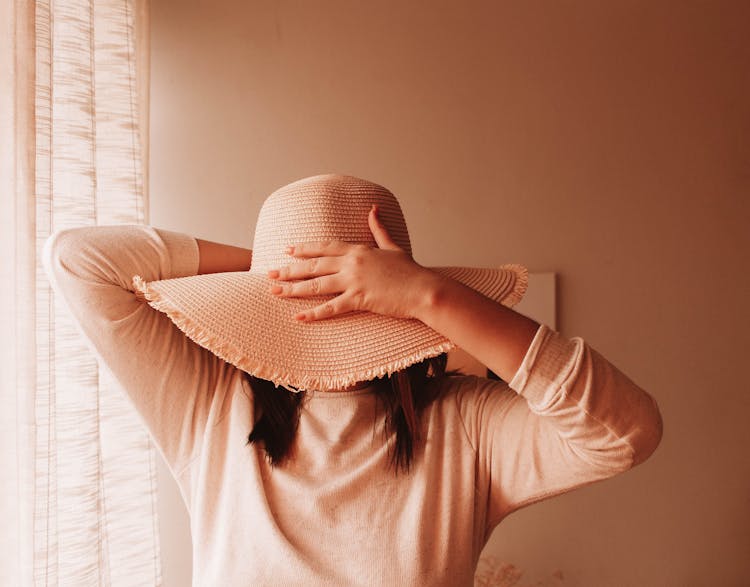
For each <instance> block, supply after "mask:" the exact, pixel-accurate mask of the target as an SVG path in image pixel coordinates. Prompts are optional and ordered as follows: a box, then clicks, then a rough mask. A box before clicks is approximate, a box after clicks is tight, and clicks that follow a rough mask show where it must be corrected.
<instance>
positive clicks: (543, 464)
mask: <svg viewBox="0 0 750 587" xmlns="http://www.w3.org/2000/svg"><path fill="white" fill-rule="evenodd" d="M469 387H474V389H473V390H472V392H471V393H459V395H458V399H457V401H458V402H459V411H460V413H461V417H462V419H463V421H464V426H465V429H466V433H467V435H468V436H469V440H470V442H471V443H472V445H473V446H474V449H475V451H476V454H477V460H478V465H477V466H478V468H479V476H478V479H480V481H479V482H480V483H486V484H487V485H488V486H486V487H484V488H483V489H484V490H485V491H483V492H482V493H484V494H486V495H488V500H489V502H488V503H487V504H486V506H487V515H486V517H485V519H486V520H487V530H488V531H489V530H491V529H492V528H493V527H494V526H495V525H497V524H498V523H499V522H500V521H501V520H502V519H503V518H504V517H505V516H507V515H508V514H510V513H511V512H513V511H515V510H517V509H519V508H522V507H525V506H527V505H531V504H533V503H535V502H538V501H541V500H543V499H546V498H549V497H553V496H555V495H559V494H561V493H564V492H567V491H570V490H573V489H575V488H578V487H581V486H584V485H588V484H591V483H594V482H596V481H600V480H603V479H607V478H609V477H613V476H614V475H617V474H618V473H621V472H624V471H626V470H628V469H630V468H632V467H633V466H635V465H637V464H639V463H641V462H643V461H644V460H646V459H647V458H648V457H649V456H650V455H651V454H652V453H653V452H654V450H655V449H656V447H657V446H658V444H659V442H660V440H661V436H662V419H661V414H660V412H659V408H658V406H657V404H656V401H655V400H654V398H653V397H651V396H650V395H649V394H648V393H646V392H645V391H644V390H642V389H641V388H640V387H638V386H637V385H636V384H635V383H633V381H631V380H630V379H629V378H628V377H627V376H625V375H624V374H623V373H622V372H620V371H619V370H618V369H617V368H616V367H615V366H614V365H612V364H611V363H610V362H609V361H607V360H606V359H605V358H604V357H603V356H602V355H600V354H599V353H598V352H597V351H595V350H594V349H592V348H591V347H590V346H589V345H588V344H587V343H586V342H584V341H583V340H582V339H581V338H572V339H567V338H565V337H563V336H562V335H561V334H560V333H558V332H556V331H554V330H552V329H550V328H549V327H548V326H546V325H544V324H542V325H541V326H540V327H539V329H538V330H537V332H536V335H535V337H534V339H533V341H532V343H531V345H530V346H529V349H528V351H527V353H526V356H525V357H524V359H523V361H522V363H521V366H520V367H519V369H518V371H517V372H516V374H515V375H514V377H513V379H512V380H511V381H510V382H509V383H508V384H507V385H506V384H503V383H500V382H497V381H492V380H489V379H482V378H476V380H475V385H473V386H469ZM477 387H478V388H479V389H476V388H477Z"/></svg>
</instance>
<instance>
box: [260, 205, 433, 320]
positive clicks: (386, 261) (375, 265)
mask: <svg viewBox="0 0 750 587" xmlns="http://www.w3.org/2000/svg"><path fill="white" fill-rule="evenodd" d="M367 220H368V223H369V225H370V231H371V232H372V234H373V236H374V237H375V242H376V243H377V244H378V246H377V247H369V246H367V245H363V244H352V243H347V242H344V241H327V242H309V243H300V244H297V243H295V244H293V245H292V250H291V251H289V250H287V252H288V253H289V254H290V255H292V256H293V257H298V258H303V259H308V261H307V262H305V263H292V264H291V265H286V266H284V267H280V268H279V269H272V270H270V271H269V272H268V277H270V278H272V279H278V280H279V281H282V282H283V281H285V280H303V281H299V282H298V283H278V284H274V285H272V286H271V293H273V294H276V295H278V296H279V297H305V296H318V295H327V294H334V295H335V294H338V295H337V296H336V297H335V298H333V299H331V300H329V301H327V302H326V303H324V304H321V305H319V306H315V307H314V308H311V309H309V310H307V311H305V312H301V313H299V314H297V315H296V316H295V318H296V319H297V320H305V321H311V320H319V319H325V318H331V317H333V316H336V315H338V314H345V313H346V312H352V311H357V310H364V311H368V312H375V313H377V314H384V315H387V316H393V317H396V318H416V317H417V314H418V310H419V308H420V306H421V305H422V304H423V303H425V302H426V301H427V300H429V296H430V288H431V287H432V286H433V285H434V284H435V283H436V280H437V279H439V278H440V276H439V274H437V273H435V272H433V271H431V270H429V269H427V268H426V267H423V266H421V265H419V264H418V263H416V262H415V261H414V260H413V259H412V258H411V256H410V255H409V253H407V252H406V251H405V250H403V249H402V248H401V247H399V246H398V245H397V244H396V243H394V242H393V240H392V239H391V237H390V235H389V234H388V232H387V230H386V229H385V227H384V226H383V225H382V224H381V223H380V220H379V219H378V217H377V207H376V206H373V207H372V208H371V209H370V214H369V216H368V218H367Z"/></svg>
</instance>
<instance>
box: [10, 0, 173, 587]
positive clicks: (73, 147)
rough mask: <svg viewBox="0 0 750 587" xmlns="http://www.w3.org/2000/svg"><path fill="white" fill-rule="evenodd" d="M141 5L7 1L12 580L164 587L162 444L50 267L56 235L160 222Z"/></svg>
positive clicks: (107, 0) (98, 0)
mask: <svg viewBox="0 0 750 587" xmlns="http://www.w3.org/2000/svg"><path fill="white" fill-rule="evenodd" d="M138 8H141V9H142V8H143V4H142V3H140V2H139V4H138V6H137V5H136V0H65V1H60V0H58V1H55V0H38V1H37V2H36V5H34V3H33V2H26V1H22V0H15V1H8V0H4V2H3V5H2V14H0V16H2V25H0V26H2V27H3V29H2V30H0V35H1V36H2V40H0V43H2V45H1V46H0V48H1V49H2V57H0V60H2V65H3V67H2V70H0V71H2V73H1V75H2V80H0V83H2V87H3V88H8V89H9V90H8V91H3V92H2V94H3V96H2V98H1V99H0V123H1V125H2V126H1V128H2V151H1V152H0V158H1V159H2V162H1V163H0V165H1V167H0V182H2V183H0V189H2V194H3V200H2V205H3V207H2V211H3V213H2V220H0V232H2V235H1V236H0V246H1V247H2V254H0V259H1V261H0V279H2V283H3V287H2V288H0V308H1V309H0V327H1V328H2V331H3V333H4V334H5V337H6V341H8V342H10V344H5V345H3V348H2V352H1V355H0V372H2V374H1V375H0V382H1V383H2V388H1V393H2V396H1V398H0V399H1V400H2V402H3V405H4V407H5V408H7V409H4V410H2V416H0V418H1V419H0V424H1V425H2V429H1V432H0V440H1V441H2V444H1V445H0V467H2V469H1V470H2V471H3V476H2V480H1V484H0V488H1V489H2V497H3V499H2V500H0V501H2V502H3V503H2V506H0V516H2V517H0V524H2V536H1V538H0V549H1V550H0V584H2V585H75V586H83V585H138V586H144V585H158V584H160V583H161V568H160V560H159V540H158V519H157V516H156V472H155V458H156V455H155V452H154V449H153V447H152V445H151V444H150V442H149V439H148V437H147V435H146V433H145V430H144V428H143V427H142V425H141V422H140V420H139V419H138V417H137V416H136V413H135V411H134V410H133V409H132V407H131V405H130V404H129V403H128V400H127V399H126V396H125V395H124V394H123V393H121V392H120V391H119V390H118V389H117V385H116V383H115V382H114V381H113V379H112V378H111V377H110V376H109V373H108V372H107V371H106V370H105V369H104V368H102V367H100V366H99V364H98V362H97V359H96V357H95V355H94V354H93V352H92V351H91V349H90V348H89V346H88V343H87V342H86V341H85V339H84V338H83V336H82V335H81V334H80V332H79V330H78V327H77V325H76V324H74V323H73V322H72V321H71V319H70V318H69V317H68V314H67V311H66V308H65V306H64V304H63V301H62V300H60V299H56V298H55V296H53V295H52V292H51V290H50V288H49V284H48V282H47V279H46V276H45V274H44V271H43V269H42V266H41V251H42V247H43V245H44V242H45V240H46V238H47V236H48V235H49V234H50V233H51V232H52V231H55V230H58V229H62V228H68V227H74V226H87V225H103V224H124V223H128V224H129V223H144V222H147V221H148V218H147V215H146V201H145V196H144V175H143V168H142V152H143V145H142V143H141V140H142V138H143V136H142V134H141V133H144V134H145V128H144V126H143V124H142V121H143V120H144V116H143V104H142V103H140V104H139V100H138V92H139V89H140V90H141V91H144V88H145V87H146V86H144V85H143V82H144V79H147V77H144V76H143V75H142V74H143V69H142V66H143V61H142V60H140V59H138V58H137V57H138V55H137V53H136V50H137V47H138V43H137V42H136V34H137V33H138V34H139V35H142V37H143V38H145V35H143V30H142V29H141V30H136V22H137V23H138V25H139V26H144V27H145V26H146V25H147V21H146V20H144V19H143V18H141V17H139V18H136V14H135V11H136V9H138ZM143 13H144V12H143V11H142V10H141V12H140V16H142V15H143ZM139 38H140V37H139ZM139 66H141V71H140V72H139V71H138V67H139ZM10 90H13V91H10Z"/></svg>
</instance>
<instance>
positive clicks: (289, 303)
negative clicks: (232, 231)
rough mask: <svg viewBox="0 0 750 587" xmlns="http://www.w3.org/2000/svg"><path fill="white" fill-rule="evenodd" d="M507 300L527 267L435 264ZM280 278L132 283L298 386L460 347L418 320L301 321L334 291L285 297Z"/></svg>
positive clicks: (256, 367)
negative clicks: (277, 290) (277, 286)
mask: <svg viewBox="0 0 750 587" xmlns="http://www.w3.org/2000/svg"><path fill="white" fill-rule="evenodd" d="M430 269H432V270H433V271H436V272H438V273H440V274H442V275H445V276H448V277H451V278H453V279H456V280H457V281H459V282H461V283H463V284H465V285H467V286H469V287H471V288H472V289H474V290H476V291H478V292H479V293H481V294H483V295H485V296H487V297H488V298H490V299H493V300H495V301H497V302H499V303H501V304H503V305H505V306H508V307H511V306H514V305H515V304H516V303H518V302H519V301H520V300H521V298H522V297H523V295H524V294H525V292H526V288H527V284H528V271H527V269H526V268H525V267H523V266H522V265H517V264H506V265H502V266H500V267H498V268H494V269H483V268H467V267H430ZM272 283H274V281H273V280H271V279H269V278H268V277H266V276H265V275H259V274H255V273H252V272H249V271H241V272H229V273H211V274H205V275H193V276H189V277H179V278H175V279H165V280H160V281H152V282H148V283H147V282H145V281H143V279H142V278H141V277H140V276H137V275H136V276H134V277H133V287H134V288H135V290H136V292H138V293H140V294H141V295H142V296H143V297H144V298H145V299H146V301H147V302H148V303H149V305H151V306H152V307H153V308H155V309H156V310H159V311H160V312H164V313H165V314H166V315H167V316H169V318H170V319H171V320H172V322H174V323H175V325H176V326H177V327H178V328H179V329H180V330H182V331H183V332H184V333H185V334H186V335H187V336H188V337H189V338H190V339H191V340H193V341H194V342H196V343H197V344H199V345H200V346H202V347H204V348H206V349H208V350H209V351H211V352H212V353H214V354H215V355H217V356H218V357H220V358H222V359H223V360H225V361H227V362H229V363H231V364H232V365H234V366H236V367H237V368H239V369H241V370H243V371H245V372H247V373H249V374H251V375H254V376H255V377H259V378H261V379H267V380H269V381H272V382H273V383H275V384H276V385H282V386H284V387H286V388H288V389H291V390H293V391H306V390H318V391H331V390H336V389H343V388H345V387H348V386H350V385H352V384H354V383H357V382H359V381H369V380H372V379H376V378H379V377H383V376H387V375H390V374H392V373H394V372H396V371H399V370H402V369H405V368H406V367H408V366H409V365H413V364H415V363H418V362H420V361H422V360H424V359H427V358H430V357H434V356H436V355H439V354H441V353H444V352H447V351H449V350H451V349H452V348H454V347H455V346H456V345H455V344H454V343H452V342H451V341H450V340H448V339H447V338H445V337H444V336H442V335H441V334H440V333H438V332H436V331H434V330H432V329H431V328H429V327H428V326H427V325H426V324H424V323H423V322H421V321H420V320H416V319H401V318H393V317H390V316H384V315H381V314H375V313H372V312H365V311H358V312H348V313H346V314H342V315H338V316H334V317H332V318H327V319H324V320H315V321H311V322H301V321H298V320H296V319H295V318H294V315H295V314H297V313H298V312H301V311H304V310H308V309H310V308H313V307H315V306H317V305H319V304H321V303H323V302H325V301H327V300H330V299H332V298H333V297H335V296H332V295H325V296H309V297H304V298H279V297H278V296H275V295H273V294H271V293H270V291H269V290H270V286H271V284H272Z"/></svg>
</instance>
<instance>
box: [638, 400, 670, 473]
mask: <svg viewBox="0 0 750 587" xmlns="http://www.w3.org/2000/svg"><path fill="white" fill-rule="evenodd" d="M646 397H647V398H648V402H647V403H648V404H650V405H647V406H645V407H644V410H643V412H642V414H641V416H642V417H641V418H640V421H641V424H640V426H639V427H638V432H637V434H636V435H634V438H632V442H631V446H632V447H633V450H634V454H633V466H636V465H639V464H641V463H642V462H643V461H645V460H646V459H648V458H649V457H650V456H651V455H652V454H654V452H655V451H656V449H657V447H658V446H659V443H661V439H662V436H663V435H664V421H663V419H662V416H661V411H660V410H659V405H658V404H657V403H656V400H655V399H654V398H653V397H651V396H650V395H648V394H646Z"/></svg>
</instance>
